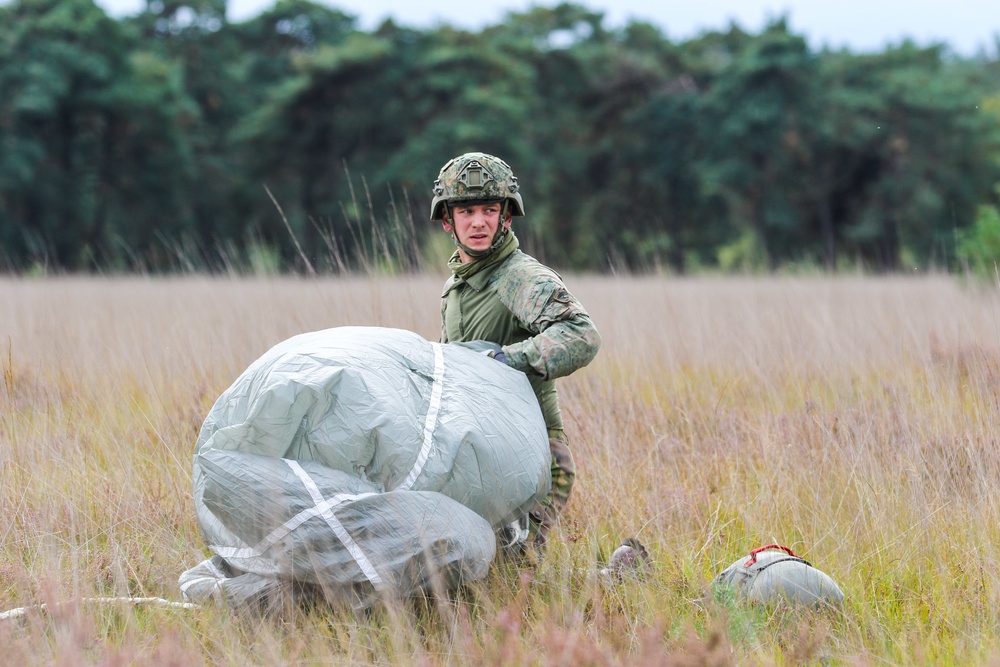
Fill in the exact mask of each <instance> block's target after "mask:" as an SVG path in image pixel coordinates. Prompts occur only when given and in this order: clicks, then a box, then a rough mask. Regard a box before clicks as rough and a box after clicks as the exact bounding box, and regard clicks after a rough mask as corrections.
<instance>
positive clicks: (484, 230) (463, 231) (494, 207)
mask: <svg viewBox="0 0 1000 667" xmlns="http://www.w3.org/2000/svg"><path fill="white" fill-rule="evenodd" d="M448 210H449V214H450V218H451V219H450V220H449V219H448V218H445V220H444V229H445V231H447V232H451V231H454V234H455V236H456V237H457V238H458V241H459V243H461V244H462V245H464V246H466V247H469V248H471V249H473V250H487V249H488V248H489V247H490V245H492V244H493V238H494V237H495V236H496V233H497V228H498V227H500V225H503V228H504V229H507V228H509V227H510V216H508V217H507V218H506V219H505V220H503V221H502V222H501V220H500V204H499V203H496V204H476V205H473V206H463V205H459V206H454V207H449V209H448ZM458 254H459V257H460V258H461V259H462V262H463V263H464V262H468V261H471V259H472V258H471V257H468V256H467V255H466V253H465V252H464V251H463V250H462V249H461V248H459V249H458Z"/></svg>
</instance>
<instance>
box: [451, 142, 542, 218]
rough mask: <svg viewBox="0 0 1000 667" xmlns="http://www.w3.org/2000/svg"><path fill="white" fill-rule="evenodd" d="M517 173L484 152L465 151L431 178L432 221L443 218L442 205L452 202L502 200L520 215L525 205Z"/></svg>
mask: <svg viewBox="0 0 1000 667" xmlns="http://www.w3.org/2000/svg"><path fill="white" fill-rule="evenodd" d="M518 190H519V188H518V184H517V176H515V175H514V172H513V171H511V168H510V166H508V165H507V163H506V162H504V161H503V160H501V159H500V158H498V157H494V156H492V155H487V154H486V153H465V154H464V155H459V156H458V157H456V158H452V159H451V160H449V161H448V163H447V164H445V165H444V166H443V167H441V172H440V173H439V174H438V177H437V180H435V181H434V188H433V192H434V199H433V200H431V220H441V219H442V218H443V217H444V207H445V206H449V205H455V204H459V203H461V204H485V203H487V202H503V204H504V209H505V210H506V211H509V212H510V213H511V214H512V215H518V216H523V215H524V204H523V203H522V202H521V193H520V192H519V191H518Z"/></svg>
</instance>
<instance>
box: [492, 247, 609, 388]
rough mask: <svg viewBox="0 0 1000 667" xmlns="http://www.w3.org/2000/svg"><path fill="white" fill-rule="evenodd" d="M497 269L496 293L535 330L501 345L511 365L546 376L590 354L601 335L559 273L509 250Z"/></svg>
mask: <svg viewBox="0 0 1000 667" xmlns="http://www.w3.org/2000/svg"><path fill="white" fill-rule="evenodd" d="M498 273H499V276H498V278H497V281H496V285H495V289H496V293H497V297H498V298H499V299H500V302H501V303H503V304H504V306H506V307H507V309H508V310H510V312H511V313H513V315H514V317H516V318H517V319H518V321H519V322H520V323H521V325H522V326H523V327H524V328H525V329H526V330H528V331H530V332H531V333H533V334H534V335H533V336H532V337H531V338H529V339H527V340H525V341H522V342H520V343H514V344H512V345H507V346H505V347H504V354H505V355H506V356H507V360H508V363H509V364H510V365H511V366H513V367H514V368H517V369H518V370H521V371H523V372H525V373H527V374H529V375H536V376H538V377H541V378H542V379H545V380H549V379H554V378H557V377H562V376H564V375H569V374H570V373H572V372H573V371H575V370H577V369H578V368H582V367H583V366H586V365H587V364H589V363H590V362H591V360H593V358H594V357H595V356H596V355H597V351H598V350H599V349H600V347H601V336H600V334H599V333H598V332H597V328H596V327H595V326H594V323H593V321H592V320H591V319H590V315H588V314H587V311H586V310H584V308H583V305H581V304H580V302H579V301H577V299H576V298H575V297H574V296H573V295H572V294H570V293H569V290H567V289H566V285H565V284H563V281H562V278H561V277H560V276H559V274H558V273H556V272H555V271H553V270H552V269H550V268H548V267H547V266H543V265H542V264H539V263H538V262H537V261H535V260H534V259H532V258H531V257H529V256H527V255H525V254H523V253H515V254H514V255H512V256H511V259H510V261H508V262H507V263H505V265H504V267H503V271H502V272H498Z"/></svg>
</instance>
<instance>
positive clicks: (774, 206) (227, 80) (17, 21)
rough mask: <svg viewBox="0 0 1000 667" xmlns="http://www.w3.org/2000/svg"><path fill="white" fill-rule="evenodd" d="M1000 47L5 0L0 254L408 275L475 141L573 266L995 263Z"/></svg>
mask: <svg viewBox="0 0 1000 667" xmlns="http://www.w3.org/2000/svg"><path fill="white" fill-rule="evenodd" d="M998 58H1000V51H998V50H997V48H996V47H994V48H993V49H992V52H984V53H981V54H978V55H964V56H960V55H957V54H955V53H953V52H952V51H951V50H950V49H949V47H948V45H947V44H939V45H916V44H912V43H899V44H895V45H893V46H890V47H887V48H885V49H884V50H883V51H881V52H874V53H851V52H848V51H831V50H817V49H816V48H813V47H810V45H809V44H808V43H807V41H806V40H805V38H804V36H802V35H798V34H795V33H794V32H792V31H790V30H789V29H788V27H787V25H786V23H785V22H783V21H781V20H777V21H775V22H774V23H772V24H771V25H769V26H767V27H766V28H764V29H762V30H761V31H760V32H759V33H758V34H751V33H748V32H746V31H744V30H741V29H740V28H739V27H737V26H729V27H726V26H719V30H717V31H711V32H707V33H705V34H703V35H700V36H698V37H696V38H693V39H689V40H686V41H672V40H670V39H669V38H668V37H666V36H665V34H664V33H663V31H662V30H661V29H659V28H657V27H655V26H653V25H649V24H646V23H642V22H632V23H630V24H628V25H625V26H621V27H615V28H609V27H607V26H606V22H605V21H604V18H603V16H602V15H601V14H600V13H598V12H594V11H591V10H589V9H587V8H586V7H585V6H582V5H574V4H561V5H558V6H553V7H536V8H533V9H531V10H529V11H526V12H521V13H511V14H509V15H507V16H506V17H505V18H504V19H503V20H502V21H500V22H498V23H496V24H494V25H488V26H486V27H484V28H482V29H480V30H477V31H467V30H460V29H456V28H453V27H450V26H448V25H440V26H436V27H433V28H426V29H414V28H410V27H407V26H403V25H397V24H394V23H392V22H386V23H384V24H383V25H381V26H379V27H378V28H376V29H374V30H370V31H368V30H362V29H360V28H359V27H358V24H357V21H356V20H355V18H354V17H352V16H350V15H348V14H346V13H344V12H342V11H340V10H338V9H336V8H335V6H334V7H331V6H327V5H325V4H317V3H313V2H309V1H308V0H281V1H280V2H277V3H276V4H274V5H273V6H271V7H270V8H268V9H266V10H265V11H263V12H262V13H261V14H260V15H259V16H257V17H255V18H252V19H250V20H247V21H244V22H229V21H227V20H226V8H225V0H156V1H155V2H149V3H147V5H146V9H145V10H144V11H142V12H141V13H139V14H137V15H135V16H131V17H128V18H124V19H120V20H116V19H112V18H109V17H108V16H107V15H106V14H105V13H104V12H103V11H102V10H101V9H100V8H98V7H97V6H96V5H94V4H93V2H92V0H13V1H12V2H10V3H5V4H3V5H2V6H0V147H2V149H0V270H7V271H10V270H14V271H17V272H28V271H31V272H35V273H43V272H49V273H52V272H62V271H81V270H82V271H89V272H128V271H144V272H176V271H184V272H188V271H191V270H196V271H208V272H220V271H228V270H231V269H233V267H237V268H239V269H240V270H244V269H247V268H248V267H249V268H250V269H252V270H255V271H266V272H286V271H295V272H299V273H308V272H310V271H312V270H313V269H315V270H317V271H320V272H343V271H346V270H352V269H357V268H367V267H365V264H366V263H367V264H371V263H372V258H373V257H376V258H379V259H378V261H377V264H378V265H379V267H380V269H384V270H393V271H398V270H404V271H411V270H413V269H416V268H422V267H425V266H426V264H427V263H428V259H427V256H428V255H427V252H428V248H427V246H433V245H434V243H435V238H436V237H434V236H433V232H434V230H431V229H430V228H429V226H428V225H427V224H426V223H425V222H424V221H425V219H426V212H427V209H428V203H429V197H430V192H429V191H430V185H431V182H432V180H433V177H434V175H435V173H436V170H437V168H438V167H439V166H440V165H441V164H443V163H444V162H445V160H447V159H448V158H450V157H452V156H454V155H458V154H460V153H463V152H466V151H469V150H482V151H486V152H489V153H492V154H496V155H500V156H502V157H504V158H505V159H506V160H507V161H508V162H510V163H511V165H512V166H513V167H514V170H515V173H516V174H517V175H518V176H519V178H520V182H521V185H522V188H523V194H524V198H525V202H526V204H527V211H528V214H529V215H528V219H527V222H526V223H525V226H524V227H523V228H522V230H521V235H522V241H523V243H524V245H525V247H526V248H527V249H529V250H530V251H531V252H532V253H533V254H535V255H536V256H538V257H539V258H541V259H542V260H543V261H546V262H548V263H550V264H552V265H554V266H556V267H558V268H562V269H576V270H587V271H599V272H620V271H623V270H630V271H648V270H659V269H665V270H669V271H670V272H672V273H682V272H701V271H705V270H725V271H747V270H751V271H771V270H775V269H782V268H788V267H801V266H803V265H804V266H808V267H823V268H826V269H831V270H840V269H843V268H845V267H850V268H852V269H853V268H854V267H859V266H860V267H862V268H865V269H870V270H876V271H894V270H900V269H905V270H907V271H912V270H913V269H914V268H917V269H921V270H924V269H936V270H963V269H965V268H966V267H968V268H971V269H975V270H981V271H984V272H985V271H988V267H990V266H992V262H993V261H995V260H996V247H995V245H996V244H995V242H994V241H993V240H991V239H992V238H993V235H995V232H994V231H991V230H992V229H993V227H995V224H994V218H993V217H991V213H990V211H994V212H995V210H996V208H995V207H996V206H997V204H998V201H997V194H996V192H995V190H994V186H995V185H996V184H997V183H998V182H1000V143H998V142H1000V115H998V105H1000V60H998ZM265 188H267V189H266V190H265ZM268 191H269V192H270V193H271V194H273V195H274V199H275V200H276V201H277V202H278V203H279V204H280V206H281V207H282V209H283V211H284V213H285V214H286V220H283V219H282V215H281V214H280V213H279V211H278V209H277V208H276V207H275V206H274V205H273V204H272V201H271V198H270V197H269V196H268V194H269V192H268ZM286 223H287V224H286ZM290 231H291V233H289V232H290ZM296 241H298V242H299V243H300V245H301V247H302V248H303V249H304V252H299V251H298V250H297V249H296V245H295V243H296ZM385 251H391V252H385ZM385 258H391V259H385Z"/></svg>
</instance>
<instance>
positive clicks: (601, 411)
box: [0, 276, 1000, 665]
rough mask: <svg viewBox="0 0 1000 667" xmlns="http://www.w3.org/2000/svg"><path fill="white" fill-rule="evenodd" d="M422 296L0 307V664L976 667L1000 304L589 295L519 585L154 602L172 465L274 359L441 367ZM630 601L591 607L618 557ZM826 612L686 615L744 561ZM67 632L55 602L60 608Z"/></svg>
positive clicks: (704, 286) (986, 596) (416, 283)
mask: <svg viewBox="0 0 1000 667" xmlns="http://www.w3.org/2000/svg"><path fill="white" fill-rule="evenodd" d="M441 282H442V278H441V277H439V276H423V277H405V278H386V279H368V278H354V279H332V278H331V279H320V280H295V279H267V280H264V279H261V280H254V279H240V280H235V279H207V278H198V277H188V278H177V279H147V278H116V279H69V278H67V279H45V280H15V279H0V356H2V367H3V379H2V382H0V538H2V543H0V612H2V611H5V610H7V609H12V608H16V607H23V606H28V605H35V604H38V603H48V604H49V605H50V608H49V613H39V612H29V613H28V614H26V615H25V616H24V617H22V618H19V619H12V620H5V621H0V646H2V647H3V649H2V651H0V664H17V665H23V664H63V665H76V664H114V665H124V664H158V665H164V664H174V665H188V664H199V663H204V664H227V665H244V664H256V665H271V664H325V663H329V664H370V663H378V664H423V665H467V664H496V665H500V664H545V665H581V664H594V665H603V664H664V665H695V664H714V665H725V664H763V665H790V664H810V663H814V662H817V661H822V663H823V664H852V665H853V664H872V665H874V664H955V665H966V664H989V663H990V662H991V660H996V659H997V657H1000V295H998V294H997V291H996V289H995V288H992V289H989V290H985V291H983V290H976V289H971V288H965V287H962V286H961V285H959V284H958V283H957V282H956V281H954V280H952V279H949V278H946V277H935V276H931V277H915V278H862V277H841V278H826V277H813V278H771V279H764V278H762V279H757V278H743V279H739V278H697V279H664V278H593V277H573V276H570V277H569V278H568V280H567V284H568V285H569V287H570V290H571V291H573V292H574V293H575V294H576V295H577V296H578V297H580V299H581V300H582V301H583V303H584V304H585V305H586V306H587V308H588V309H589V310H590V312H591V314H592V315H593V317H594V320H595V321H596V323H597V325H598V327H599V329H600V330H601V333H602V334H603V336H604V348H603V349H602V351H601V354H600V355H599V356H598V358H597V360H596V361H595V362H594V363H593V364H592V365H591V366H590V367H588V368H586V369H584V370H583V371H580V372H578V373H577V374H575V375H573V376H571V377H570V378H567V379H564V380H561V381H560V383H561V384H560V392H561V396H562V403H563V410H564V413H566V414H567V416H568V421H567V425H568V430H569V434H570V437H571V438H572V444H573V447H574V451H575V454H576V459H577V465H578V467H579V470H580V475H579V480H578V483H577V486H576V488H575V491H574V495H573V497H572V499H571V501H570V504H569V506H568V508H567V512H566V514H565V515H564V517H565V518H564V521H563V524H562V530H561V532H560V533H558V534H557V536H556V538H555V540H554V543H553V544H552V547H551V549H550V551H549V553H548V554H547V556H546V559H545V560H544V561H543V563H542V564H541V566H540V567H539V568H538V569H537V570H536V571H532V572H529V571H518V570H517V569H516V568H514V567H513V566H511V565H509V564H503V565H500V566H498V567H497V568H496V569H495V570H494V571H493V572H491V574H490V576H489V577H488V578H487V579H486V580H485V581H483V582H479V583H476V584H474V585H471V586H469V587H468V588H467V589H464V590H462V591H460V592H459V594H457V595H456V596H455V599H452V600H442V599H436V600H420V601H411V602H409V603H407V604H404V605H396V606H388V607H385V608H380V609H377V610H376V611H374V612H372V613H370V614H367V615H363V616H356V615H352V614H349V613H345V612H331V611H327V610H301V611H296V612H295V613H291V614H289V615H287V616H283V617H281V618H257V617H253V616H249V615H243V614H236V613H233V612H230V611H227V610H225V609H219V608H215V607H205V608H199V609H178V608H163V607H156V606H138V607H129V606H126V605H121V604H113V605H102V606H97V605H91V604H87V603H79V600H80V598H83V597H90V596H156V597H163V598H169V599H171V600H179V599H180V593H179V591H178V589H177V577H178V575H179V574H180V573H181V572H182V571H184V570H186V569H187V568H189V567H191V566H192V565H194V564H196V563H197V562H199V561H200V560H201V559H202V558H204V557H205V555H206V554H205V551H204V544H203V541H202V539H201V536H200V534H199V531H198V527H197V524H196V522H195V517H194V512H193V507H192V503H191V500H190V493H191V480H190V476H191V453H192V449H193V445H194V442H195V438H196V436H197V431H198V428H199V426H200V424H201V421H202V419H203V418H204V415H205V414H206V413H207V411H208V409H209V407H210V406H211V404H212V402H213V401H214V400H215V398H216V397H217V396H218V395H219V394H220V393H221V392H222V391H223V390H224V389H225V388H226V387H227V386H228V385H229V384H230V383H231V382H232V380H233V379H235V377H236V376H237V375H238V374H239V373H240V372H242V370H243V369H244V368H245V367H246V366H247V365H248V364H249V363H250V362H251V361H253V360H254V359H255V358H257V357H258V356H259V355H260V354H262V353H263V352H264V351H265V350H266V349H267V348H269V347H270V346H271V345H273V344H274V343H276V342H278V341H280V340H282V339H284V338H286V337H288V336H290V335H293V334H296V333H300V332H302V331H307V330H314V329H321V328H326V327H331V326H338V325H347V324H364V325H375V326H391V327H400V328H405V329H410V330H413V331H416V332H418V333H420V334H422V335H423V336H425V337H428V338H432V339H436V338H437V336H438V331H439V324H438V301H437V296H438V294H439V290H440V285H441ZM629 535H637V536H638V537H639V538H640V539H641V540H642V541H643V542H644V543H645V544H647V545H648V546H649V548H650V551H651V552H652V554H653V558H654V559H655V570H654V571H653V573H652V575H651V576H650V577H648V578H647V579H646V580H644V581H629V582H625V583H622V584H620V585H618V586H615V587H611V588H608V587H602V586H601V585H600V584H599V583H598V579H597V577H596V569H597V567H598V563H599V562H600V561H602V560H603V559H606V558H607V557H608V555H609V554H610V552H611V551H612V550H613V549H614V547H615V546H617V543H618V541H619V540H620V538H621V537H623V536H629ZM770 542H778V543H782V544H787V545H788V546H790V547H792V548H793V549H794V550H795V551H796V552H798V553H800V554H801V555H803V556H804V557H805V558H806V559H808V560H809V561H811V562H812V563H813V564H814V565H815V566H817V567H819V568H820V569H822V570H824V571H825V572H827V573H828V574H830V575H831V576H832V577H833V578H834V579H835V580H836V581H837V582H838V583H840V585H841V586H842V588H843V589H844V591H845V593H846V596H847V600H846V603H845V605H844V607H843V609H842V610H840V611H839V612H834V611H823V612H809V611H802V610H795V611H790V610H781V609H779V610H767V609H759V608H749V607H746V606H743V605H740V604H738V603H735V602H734V601H733V600H725V599H723V600H715V599H711V598H709V599H706V600H702V601H699V598H702V596H703V594H704V591H705V589H706V586H707V584H708V582H709V581H710V580H711V578H712V577H713V576H714V575H715V574H716V573H717V572H718V571H720V570H721V569H722V568H723V567H725V566H727V565H728V564H729V563H731V562H732V561H734V560H736V559H737V558H739V557H740V556H741V555H744V554H746V553H747V552H748V551H749V550H750V549H752V548H754V547H757V546H760V545H763V544H767V543H770ZM74 600H75V601H77V602H72V601H74Z"/></svg>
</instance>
